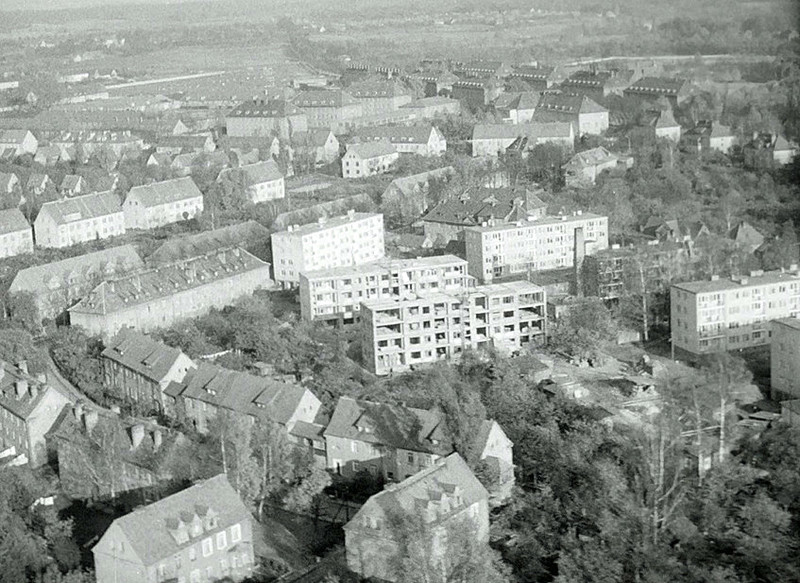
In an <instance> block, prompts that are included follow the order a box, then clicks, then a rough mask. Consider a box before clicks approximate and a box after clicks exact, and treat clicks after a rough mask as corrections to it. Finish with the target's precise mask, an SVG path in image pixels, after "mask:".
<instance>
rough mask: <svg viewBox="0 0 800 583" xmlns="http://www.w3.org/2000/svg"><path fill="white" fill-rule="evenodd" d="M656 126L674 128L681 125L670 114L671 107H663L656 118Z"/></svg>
mask: <svg viewBox="0 0 800 583" xmlns="http://www.w3.org/2000/svg"><path fill="white" fill-rule="evenodd" d="M656 127H657V128H675V127H681V124H679V123H678V122H676V121H675V116H674V115H672V109H665V110H664V111H662V112H661V114H660V115H659V116H658V119H657V120H656Z"/></svg>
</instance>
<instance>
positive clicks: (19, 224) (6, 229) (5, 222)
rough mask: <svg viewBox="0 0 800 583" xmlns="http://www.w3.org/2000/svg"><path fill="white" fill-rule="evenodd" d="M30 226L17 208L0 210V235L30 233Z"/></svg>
mask: <svg viewBox="0 0 800 583" xmlns="http://www.w3.org/2000/svg"><path fill="white" fill-rule="evenodd" d="M30 228H31V226H30V224H29V223H28V219H26V218H25V215H23V214H22V212H21V211H20V210H19V209H18V208H12V209H7V210H0V235H6V234H8V233H16V232H18V231H30Z"/></svg>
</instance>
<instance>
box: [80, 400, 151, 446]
mask: <svg viewBox="0 0 800 583" xmlns="http://www.w3.org/2000/svg"><path fill="white" fill-rule="evenodd" d="M111 410H112V412H114V413H116V414H117V415H119V414H120V409H119V407H117V406H113V407H112V408H111ZM72 412H73V414H74V416H75V419H76V420H78V421H80V422H81V423H82V424H83V428H84V429H85V430H86V433H91V432H92V431H93V430H94V428H95V427H97V422H98V421H99V420H100V414H99V413H98V411H97V410H96V409H86V408H85V407H84V405H83V403H80V402H78V403H76V404H75V406H74V407H73V409H72ZM145 433H146V430H145V426H144V424H143V423H136V424H134V425H132V426H131V427H130V436H131V450H135V449H137V448H138V447H139V446H140V445H141V444H142V441H143V440H144V436H145ZM163 440H164V434H163V432H162V430H161V429H160V428H156V429H154V430H153V449H155V450H156V451H158V449H159V448H160V447H161V444H162V442H163Z"/></svg>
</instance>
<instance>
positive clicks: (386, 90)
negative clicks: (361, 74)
mask: <svg viewBox="0 0 800 583" xmlns="http://www.w3.org/2000/svg"><path fill="white" fill-rule="evenodd" d="M347 92H348V93H349V94H350V95H351V96H352V97H353V99H355V100H357V101H359V102H360V103H361V104H362V107H363V112H364V115H372V114H376V113H384V112H387V111H396V110H398V109H400V108H401V107H402V106H404V105H406V104H407V103H410V102H411V95H409V93H408V92H407V91H406V90H405V89H404V88H403V87H402V86H400V84H398V83H397V82H396V81H393V80H387V81H361V82H357V83H353V84H352V85H350V86H349V87H348V88H347Z"/></svg>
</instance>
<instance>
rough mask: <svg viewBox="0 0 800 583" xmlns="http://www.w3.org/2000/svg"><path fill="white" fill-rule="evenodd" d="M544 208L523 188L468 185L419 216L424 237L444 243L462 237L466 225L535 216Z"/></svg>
mask: <svg viewBox="0 0 800 583" xmlns="http://www.w3.org/2000/svg"><path fill="white" fill-rule="evenodd" d="M545 210H546V205H545V204H544V202H542V200H541V199H540V198H539V197H538V196H536V193H535V192H533V191H532V190H528V189H527V188H524V187H506V188H470V189H468V190H466V191H464V192H462V193H461V194H460V195H458V196H456V197H451V198H448V199H446V200H443V201H441V202H440V203H439V204H437V205H436V206H434V207H433V208H432V209H431V210H429V211H428V213H427V214H426V215H425V216H424V217H422V222H423V228H424V231H425V236H426V237H427V238H429V239H431V240H432V241H437V240H438V241H441V242H443V243H446V242H448V241H454V240H458V239H463V231H464V229H465V228H467V227H473V226H476V225H482V224H483V223H488V222H490V221H495V222H505V223H508V222H516V221H518V220H522V219H527V218H529V217H530V218H537V217H541V216H543V215H544V212H545Z"/></svg>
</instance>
